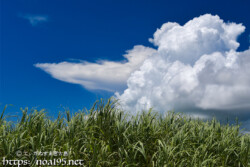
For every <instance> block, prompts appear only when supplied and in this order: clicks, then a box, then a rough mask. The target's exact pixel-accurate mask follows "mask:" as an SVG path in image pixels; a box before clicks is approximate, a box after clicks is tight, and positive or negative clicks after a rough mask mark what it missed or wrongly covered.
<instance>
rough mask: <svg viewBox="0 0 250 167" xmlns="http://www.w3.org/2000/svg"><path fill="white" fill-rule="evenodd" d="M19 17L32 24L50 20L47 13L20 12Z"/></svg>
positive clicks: (35, 24)
mask: <svg viewBox="0 0 250 167" xmlns="http://www.w3.org/2000/svg"><path fill="white" fill-rule="evenodd" d="M19 17H20V18H23V19H26V20H28V21H29V22H30V24H31V25H32V26H37V25H38V24H40V23H44V22H47V21H48V16H46V15H32V14H19Z"/></svg>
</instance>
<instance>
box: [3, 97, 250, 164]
mask: <svg viewBox="0 0 250 167" xmlns="http://www.w3.org/2000/svg"><path fill="white" fill-rule="evenodd" d="M116 106H117V104H116V102H111V100H108V101H107V102H106V103H105V102H104V101H102V100H101V101H99V102H97V103H95V104H94V106H93V107H92V108H91V109H90V110H89V111H87V110H86V111H82V112H78V113H75V114H73V115H72V114H71V113H70V112H69V111H67V112H66V115H65V116H63V115H62V114H59V116H58V118H57V119H54V120H53V119H51V118H49V117H48V116H46V113H45V112H44V110H41V111H37V110H34V111H33V112H31V113H29V111H28V109H24V110H22V117H21V119H20V121H18V123H15V124H13V123H11V122H9V121H6V120H5V118H4V115H3V114H2V115H1V116H0V158H1V159H3V157H5V158H6V159H29V160H31V161H33V162H34V160H35V159H43V158H45V159H53V158H54V157H52V156H44V157H38V156H35V155H33V154H31V155H29V156H17V155H16V151H18V150H20V151H22V152H24V151H27V152H29V153H33V152H36V151H43V152H45V151H47V152H48V151H53V150H56V151H61V152H63V151H67V152H68V153H69V156H68V157H67V158H68V159H83V160H84V164H85V166H107V167H108V166H160V167H163V166H166V167H172V166H178V167H179V166H180V167H181V166H183V167H196V166H197V167H198V166H214V167H218V166H232V167H237V166H245V167H246V166H250V136H249V135H243V134H242V133H240V130H239V125H234V126H230V125H228V124H227V125H221V124H220V123H219V122H218V121H216V120H215V119H213V120H211V121H206V122H204V121H201V120H194V119H190V118H188V117H185V116H183V115H180V114H176V113H173V112H169V113H168V114H167V115H166V116H162V115H158V114H157V113H155V112H153V111H152V110H150V111H147V112H146V111H144V112H142V113H141V114H140V115H136V116H133V115H126V114H125V112H123V111H121V110H119V109H118V108H117V107H116Z"/></svg>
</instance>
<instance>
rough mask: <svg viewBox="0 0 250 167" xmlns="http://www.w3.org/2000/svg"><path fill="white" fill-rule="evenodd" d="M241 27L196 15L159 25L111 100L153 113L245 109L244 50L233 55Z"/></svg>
mask: <svg viewBox="0 0 250 167" xmlns="http://www.w3.org/2000/svg"><path fill="white" fill-rule="evenodd" d="M244 30H245V27H244V26H243V25H242V24H236V23H225V22H223V20H221V19H220V18H219V17H218V16H212V15H210V14H206V15H202V16H200V17H197V18H194V19H193V20H191V21H189V22H187V23H186V24H184V25H183V26H181V25H179V24H177V23H165V24H163V25H162V27H161V28H160V29H158V30H157V31H156V32H155V33H154V38H153V39H150V41H151V42H152V43H153V44H154V45H156V46H157V47H158V50H157V54H156V55H155V56H152V57H150V58H148V59H146V60H145V61H144V63H143V65H142V66H141V67H140V69H139V70H137V71H135V72H133V73H132V74H131V76H130V77H129V79H128V81H127V85H128V88H127V89H126V90H125V91H124V92H123V93H122V94H119V93H116V97H117V98H119V99H120V102H121V104H122V106H123V107H124V109H126V110H129V111H140V110H143V109H149V108H151V107H153V108H154V109H155V110H158V111H168V110H172V109H175V110H184V109H202V110H218V111H226V110H227V111H229V112H231V111H232V110H234V111H236V110H237V111H246V110H247V109H250V70H249V67H250V50H246V51H243V52H238V51H237V48H238V47H239V43H238V42H237V37H238V36H239V35H240V34H241V33H243V32H244Z"/></svg>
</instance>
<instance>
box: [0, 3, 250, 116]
mask: <svg viewBox="0 0 250 167" xmlns="http://www.w3.org/2000/svg"><path fill="white" fill-rule="evenodd" d="M0 3H1V4H0V5H1V13H0V14H1V22H0V24H1V25H0V27H1V37H0V40H1V41H0V42H1V48H0V49H1V50H0V51H1V52H0V54H1V55H0V58H1V59H0V103H1V106H0V107H1V108H3V106H4V105H5V104H13V105H14V106H12V107H10V108H9V109H8V111H9V113H16V112H19V108H20V107H30V108H31V107H38V108H46V109H47V110H48V111H49V112H50V113H57V112H58V111H59V110H61V111H62V110H63V107H69V109H71V110H77V109H82V108H83V107H87V108H89V107H91V105H92V104H93V102H94V101H95V100H97V99H99V98H108V97H110V96H112V95H113V94H114V92H110V91H105V90H96V89H95V90H89V89H85V88H83V87H82V86H81V85H79V84H71V83H68V82H62V81H60V80H57V79H54V78H53V77H51V76H50V75H48V73H45V72H44V71H43V70H41V69H39V68H36V67H35V66H34V64H37V63H60V62H76V63H77V62H79V61H80V60H83V61H87V62H92V63H95V62H96V61H100V60H109V61H122V60H124V57H123V55H124V54H126V51H127V50H130V49H132V48H133V47H134V46H135V45H144V46H148V47H151V48H156V46H154V45H153V44H152V43H150V42H149V40H148V39H149V38H153V34H154V32H155V31H156V29H157V28H160V27H161V26H162V24H164V23H166V22H177V23H179V24H180V25H183V24H185V23H186V22H188V21H189V20H192V19H193V18H194V17H199V16H200V15H203V14H206V13H210V14H212V15H218V16H219V17H220V18H221V19H223V20H224V22H225V23H227V22H229V21H230V22H235V23H242V24H243V25H244V26H245V27H246V29H245V32H244V33H242V34H241V35H240V36H239V38H238V42H239V43H240V47H239V48H238V49H237V51H244V50H246V49H248V47H249V34H250V30H249V29H250V19H249V16H250V10H249V6H250V2H249V1H248V0H238V1H232V0H231V1H218V0H216V1H213V0H211V1H180V0H179V1H149V0H147V1H130V0H129V1H109V0H108V1H80V0H35V1H34V0H2V1H1V2H0ZM120 91H122V90H120Z"/></svg>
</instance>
